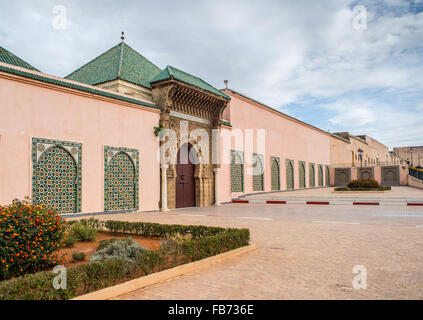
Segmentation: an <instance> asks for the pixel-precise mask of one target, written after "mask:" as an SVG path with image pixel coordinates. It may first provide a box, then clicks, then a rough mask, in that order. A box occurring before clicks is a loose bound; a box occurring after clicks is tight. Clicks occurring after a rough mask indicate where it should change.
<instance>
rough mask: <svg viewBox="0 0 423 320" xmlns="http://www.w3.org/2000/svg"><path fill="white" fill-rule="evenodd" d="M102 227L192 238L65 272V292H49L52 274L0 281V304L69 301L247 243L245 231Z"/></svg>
mask: <svg viewBox="0 0 423 320" xmlns="http://www.w3.org/2000/svg"><path fill="white" fill-rule="evenodd" d="M88 221H89V220H88ZM91 221H92V222H93V221H94V220H91ZM97 222H98V221H96V222H95V223H97ZM102 225H103V227H104V228H105V229H106V230H108V231H111V232H121V233H128V234H136V235H145V236H157V237H164V236H166V235H167V234H173V233H181V234H191V235H192V237H193V238H192V239H191V240H188V241H185V242H183V243H182V244H181V245H180V247H179V248H177V250H176V251H173V252H170V251H165V250H163V249H161V250H156V251H145V252H143V253H142V254H141V255H140V256H138V258H137V259H136V261H133V262H130V261H128V260H122V259H113V260H107V261H105V262H94V263H88V264H83V265H78V266H74V267H70V268H67V288H66V289H65V290H55V289H54V288H53V279H54V277H55V276H56V274H53V272H52V271H43V272H39V273H36V274H30V275H26V276H23V277H20V278H17V279H12V280H7V281H3V282H0V300H63V299H71V298H74V297H76V296H80V295H83V294H86V293H89V292H93V291H96V290H100V289H103V288H106V287H109V286H113V285H115V284H119V283H122V282H125V281H128V280H131V279H136V278H139V277H141V276H144V275H147V274H150V273H153V272H158V271H162V270H165V269H169V268H172V267H175V266H178V265H180V264H184V263H189V262H193V261H196V260H200V259H204V258H207V257H210V256H213V255H217V254H220V253H223V252H226V251H229V250H233V249H236V248H240V247H243V246H247V245H248V244H249V240H250V231H249V230H248V229H223V228H216V227H205V226H183V225H162V224H157V223H143V222H135V223H131V222H122V221H105V222H102Z"/></svg>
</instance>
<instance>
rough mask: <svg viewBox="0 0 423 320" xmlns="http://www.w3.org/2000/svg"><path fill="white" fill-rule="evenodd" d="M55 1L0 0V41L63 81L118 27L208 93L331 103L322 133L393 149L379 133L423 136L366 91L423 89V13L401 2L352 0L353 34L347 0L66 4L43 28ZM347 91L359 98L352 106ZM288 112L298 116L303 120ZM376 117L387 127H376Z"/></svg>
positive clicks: (390, 137) (105, 45)
mask: <svg viewBox="0 0 423 320" xmlns="http://www.w3.org/2000/svg"><path fill="white" fill-rule="evenodd" d="M55 4H57V3H56V1H54V0H49V1H44V0H43V1H41V0H34V1H15V2H10V3H8V4H7V7H6V6H5V4H2V3H1V0H0V30H1V31H0V43H1V45H3V46H4V47H6V48H7V49H10V50H11V51H12V52H15V53H16V54H17V55H19V56H21V57H22V58H24V59H25V60H28V62H30V63H31V64H33V65H34V66H36V67H39V68H40V69H41V70H43V71H45V72H47V73H51V74H55V75H60V76H64V75H66V74H68V73H70V72H71V71H73V70H74V69H76V68H77V67H79V66H81V65H82V64H83V63H86V62H88V61H89V60H91V59H92V58H94V57H95V56H97V55H98V54H100V53H102V52H104V51H105V50H107V49H109V48H111V47H112V46H113V45H115V44H117V43H118V42H119V41H120V39H119V37H120V32H121V31H122V30H124V31H125V32H126V37H127V40H126V41H127V43H128V44H130V45H131V46H132V47H133V48H134V49H136V50H137V51H139V52H140V53H141V54H143V55H144V56H146V57H147V58H149V59H150V60H152V61H153V62H154V63H155V64H157V65H158V66H159V67H164V66H166V65H167V64H171V65H175V66H176V67H179V68H181V69H184V70H185V71H187V72H191V73H194V74H195V75H197V76H200V77H202V78H204V79H205V80H206V81H207V82H209V83H211V84H213V85H215V86H216V87H223V80H224V79H229V81H230V87H233V88H234V89H238V90H239V91H241V92H245V94H247V95H248V96H251V97H254V98H255V99H257V100H259V101H263V102H264V103H266V104H268V105H270V106H273V107H277V106H282V107H283V106H284V105H286V104H288V103H292V102H294V103H295V102H298V101H300V100H301V99H302V98H303V97H305V96H306V97H307V96H308V97H313V98H314V99H317V100H318V99H326V98H328V99H332V100H333V99H337V100H338V103H337V108H336V109H330V108H329V107H328V106H324V105H322V109H323V110H326V111H328V112H330V114H331V115H330V116H329V119H330V120H329V123H322V126H326V125H328V124H332V125H333V126H336V127H340V126H344V127H345V128H346V129H347V128H352V127H354V126H355V125H356V123H362V124H365V127H358V128H357V129H360V130H363V132H361V133H363V134H365V133H368V134H370V133H373V132H374V134H377V135H378V138H379V139H380V140H381V141H382V142H385V141H384V140H387V141H394V142H395V141H398V140H396V139H397V138H395V134H393V133H392V132H393V130H394V129H392V131H388V130H383V129H384V128H386V127H389V128H395V130H397V132H398V130H399V131H401V128H407V129H410V131H412V132H414V133H415V137H416V138H415V140H416V141H417V139H419V138H418V137H423V129H422V128H420V129H419V128H418V126H417V125H416V124H413V121H414V120H415V119H413V117H409V116H403V115H402V114H403V113H404V111H402V110H401V109H400V107H398V106H397V105H389V103H388V102H386V101H378V98H380V97H373V96H368V94H367V93H366V92H368V91H371V92H374V91H377V90H385V91H389V92H391V93H393V94H397V95H402V94H404V92H405V93H407V92H409V91H410V90H412V91H415V92H423V90H422V89H423V63H422V59H423V57H422V45H421V39H423V13H419V14H413V13H411V12H409V13H407V12H406V9H407V8H408V6H409V3H408V2H407V1H405V0H385V1H374V0H365V1H360V4H363V5H364V6H365V7H366V8H367V9H368V23H367V29H366V30H361V31H357V30H355V29H353V27H352V5H353V4H356V1H353V0H326V1H323V0H322V1H306V0H296V1H277V0H273V1H272V0H269V1H266V2H258V1H253V0H232V1H223V0H222V1H219V0H213V1H212V0H207V1H206V0H205V1H197V2H193V1H187V0H178V1H177V2H176V1H163V0H161V1H150V2H143V3H142V4H140V3H139V1H127V2H125V6H122V5H121V3H119V2H115V1H110V0H106V1H89V2H87V1H77V0H74V1H69V0H63V1H62V2H61V4H64V5H65V6H66V7H67V8H68V18H69V26H68V29H67V30H65V31H57V30H54V29H53V28H52V26H51V19H52V8H53V6H54V5H55ZM360 92H363V93H360ZM352 94H354V95H358V96H359V99H352V98H351V97H349V98H348V96H349V95H352ZM422 95H423V93H420V98H419V99H418V101H419V102H420V109H421V107H422V105H421V101H423V96H422ZM339 97H343V98H342V99H341V98H339ZM345 97H347V98H345ZM418 105H419V104H416V105H415V107H414V110H415V108H416V107H417V106H418ZM409 107H412V106H409ZM283 110H285V109H283ZM290 111H292V112H293V113H295V114H296V115H300V117H302V115H301V112H304V114H306V112H308V110H307V109H304V110H290ZM381 119H384V120H383V121H385V122H387V121H392V123H391V124H387V123H385V124H384V125H382V126H381V125H380V122H381ZM420 123H421V122H420ZM414 126H417V127H416V128H415V131H413V130H414V129H411V128H414ZM420 141H421V140H420ZM386 143H388V142H386Z"/></svg>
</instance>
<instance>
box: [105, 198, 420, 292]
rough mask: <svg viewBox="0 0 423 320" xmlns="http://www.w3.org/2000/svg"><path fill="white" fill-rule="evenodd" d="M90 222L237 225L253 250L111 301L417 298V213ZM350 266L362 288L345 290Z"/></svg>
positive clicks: (259, 213) (234, 208) (287, 211)
mask: <svg viewBox="0 0 423 320" xmlns="http://www.w3.org/2000/svg"><path fill="white" fill-rule="evenodd" d="M98 218H101V219H114V220H123V219H125V220H128V221H146V222H159V223H171V224H203V225H209V226H223V227H229V226H231V227H244V228H249V229H250V230H251V233H252V239H251V243H256V244H258V245H259V249H258V250H256V251H253V252H250V253H248V254H245V255H243V256H240V257H237V258H232V259H228V260H225V261H223V262H220V263H216V264H213V265H211V266H210V267H208V268H205V269H201V270H197V271H195V272H192V273H190V274H187V275H184V276H180V277H178V278H175V279H171V280H169V281H167V282H163V283H159V284H156V285H153V286H150V287H147V288H144V289H141V290H138V291H134V292H131V293H128V294H126V295H123V296H120V297H118V298H119V299H188V300H191V299H195V300H196V299H422V298H423V268H422V267H423V227H420V226H423V208H404V207H383V206H381V207H377V208H375V207H372V208H370V207H353V206H345V205H344V206H305V205H285V206H281V205H242V204H240V205H238V204H231V205H225V206H221V207H208V208H191V209H183V210H175V211H171V212H168V213H165V214H164V213H133V214H125V215H107V216H100V217H98ZM355 265H363V266H365V267H366V269H367V275H368V278H367V287H368V288H367V289H366V290H355V289H353V287H352V280H353V278H354V276H355V274H353V267H354V266H355Z"/></svg>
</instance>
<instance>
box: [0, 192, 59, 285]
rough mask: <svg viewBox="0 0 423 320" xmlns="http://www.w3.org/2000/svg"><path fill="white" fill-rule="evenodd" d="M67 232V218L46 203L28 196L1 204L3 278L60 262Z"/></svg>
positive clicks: (0, 276) (1, 272) (1, 261)
mask: <svg viewBox="0 0 423 320" xmlns="http://www.w3.org/2000/svg"><path fill="white" fill-rule="evenodd" d="M64 232H65V227H64V220H63V219H62V218H61V217H60V216H59V215H58V214H57V213H56V212H55V211H52V210H49V209H48V208H46V207H44V206H40V205H33V204H31V203H29V202H28V201H26V200H25V201H19V200H14V201H13V203H12V204H11V205H9V206H7V207H1V206H0V279H1V280H3V279H9V278H12V277H16V276H21V275H23V274H26V273H33V272H37V271H39V270H42V269H44V268H47V267H50V266H54V265H57V264H59V263H60V261H59V260H60V259H59V258H58V256H57V254H56V253H55V251H56V250H57V249H59V248H60V247H61V245H62V240H63V236H64Z"/></svg>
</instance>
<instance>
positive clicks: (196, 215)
mask: <svg viewBox="0 0 423 320" xmlns="http://www.w3.org/2000/svg"><path fill="white" fill-rule="evenodd" d="M179 215H180V216H185V217H207V215H205V214H187V213H181V214H179Z"/></svg>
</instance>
